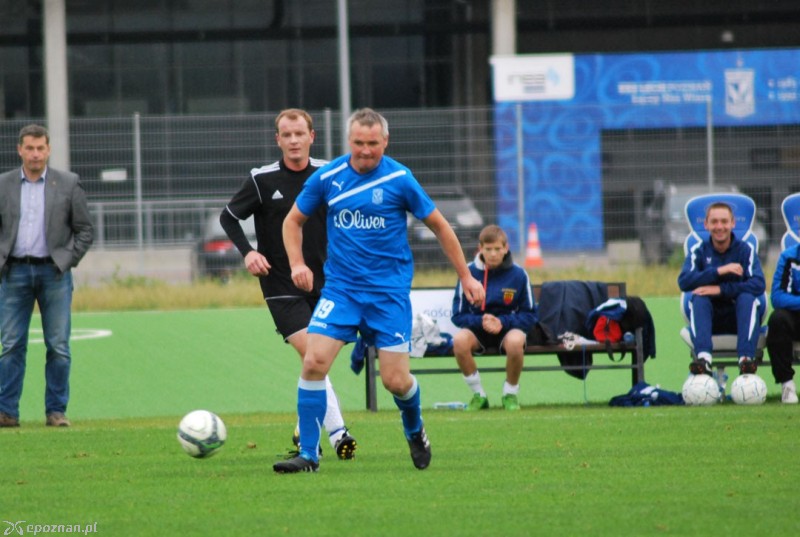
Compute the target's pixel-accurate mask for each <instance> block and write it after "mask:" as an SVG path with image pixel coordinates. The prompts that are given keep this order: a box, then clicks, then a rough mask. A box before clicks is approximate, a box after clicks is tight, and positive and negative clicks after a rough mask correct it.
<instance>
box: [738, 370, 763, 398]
mask: <svg viewBox="0 0 800 537" xmlns="http://www.w3.org/2000/svg"><path fill="white" fill-rule="evenodd" d="M731 399H733V402H734V403H737V404H739V405H760V404H763V403H764V401H766V400H767V383H766V382H764V379H762V378H761V377H759V376H758V375H756V374H754V373H745V374H742V375H739V376H738V377H736V380H734V381H733V384H731Z"/></svg>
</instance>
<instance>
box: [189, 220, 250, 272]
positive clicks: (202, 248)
mask: <svg viewBox="0 0 800 537" xmlns="http://www.w3.org/2000/svg"><path fill="white" fill-rule="evenodd" d="M241 224H242V229H243V230H244V233H245V235H246V236H247V239H248V240H249V241H250V244H252V245H253V247H254V248H255V246H256V228H255V224H254V222H253V217H252V216H251V217H250V218H248V219H247V220H243V221H242V222H241ZM240 271H246V269H245V266H244V261H243V259H242V254H240V253H239V250H237V249H236V246H234V244H233V242H232V241H231V240H230V239H229V238H228V235H227V234H226V233H225V230H224V229H222V226H221V225H220V223H219V213H214V214H213V215H209V217H208V218H207V219H206V223H205V226H204V229H203V236H202V238H201V239H200V240H199V241H198V242H197V243H196V244H195V245H194V247H193V248H192V252H191V276H192V281H195V280H198V279H201V278H217V279H220V280H222V281H227V280H229V279H230V277H231V275H233V274H234V273H236V272H240Z"/></svg>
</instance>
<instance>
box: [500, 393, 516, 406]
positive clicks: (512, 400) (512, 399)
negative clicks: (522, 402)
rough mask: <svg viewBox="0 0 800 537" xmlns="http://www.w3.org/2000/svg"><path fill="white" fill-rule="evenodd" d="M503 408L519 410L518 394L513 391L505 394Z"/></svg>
mask: <svg viewBox="0 0 800 537" xmlns="http://www.w3.org/2000/svg"><path fill="white" fill-rule="evenodd" d="M503 408H505V409H506V410H519V401H518V400H517V396H516V395H514V394H512V393H507V394H505V395H504V396H503Z"/></svg>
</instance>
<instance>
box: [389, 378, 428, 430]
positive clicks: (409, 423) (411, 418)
mask: <svg viewBox="0 0 800 537" xmlns="http://www.w3.org/2000/svg"><path fill="white" fill-rule="evenodd" d="M412 378H413V379H414V384H413V385H412V386H411V389H410V390H408V393H406V394H405V395H402V396H399V397H398V396H397V395H395V396H394V403H395V404H396V405H397V408H399V409H400V417H401V418H402V419H403V432H405V433H406V438H411V435H412V434H414V433H418V432H419V431H420V429H422V403H421V398H420V388H419V384H417V379H416V378H415V377H412Z"/></svg>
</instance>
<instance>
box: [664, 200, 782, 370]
mask: <svg viewBox="0 0 800 537" xmlns="http://www.w3.org/2000/svg"><path fill="white" fill-rule="evenodd" d="M734 222H735V220H734V216H733V209H731V207H730V206H729V205H728V204H726V203H712V204H711V205H709V207H708V209H706V218H705V228H706V230H707V231H708V233H709V238H708V239H707V240H705V241H703V242H701V243H698V244H696V245H695V246H694V247H692V249H691V251H690V252H689V253H688V255H687V256H686V260H685V261H684V263H683V268H682V269H681V273H680V275H679V276H678V287H680V289H681V291H684V292H687V293H691V295H690V300H689V304H688V312H687V316H688V317H689V324H690V326H689V329H690V332H691V335H692V343H693V344H694V350H695V356H696V357H697V359H696V360H695V361H693V362H692V363H691V365H690V366H689V370H690V371H691V372H692V373H693V374H695V375H700V374H707V375H710V374H711V353H712V351H713V348H712V343H711V335H712V334H736V335H737V340H736V351H737V353H738V354H739V372H740V373H755V372H756V363H755V360H753V357H754V356H755V351H756V344H757V343H758V337H759V331H760V326H761V320H762V319H763V316H764V311H765V310H766V304H765V301H764V298H763V295H764V291H765V289H766V282H765V280H764V272H763V271H762V270H761V262H760V261H759V259H758V254H757V253H756V251H755V248H754V247H753V246H752V245H751V244H749V243H747V242H744V241H741V240H739V239H737V238H736V236H735V235H734V234H733V227H734Z"/></svg>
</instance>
